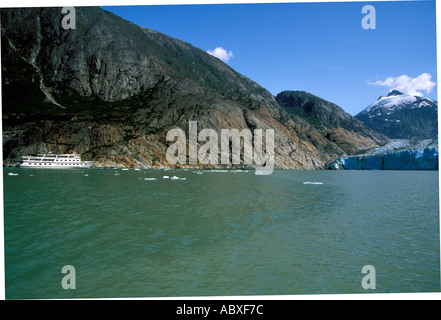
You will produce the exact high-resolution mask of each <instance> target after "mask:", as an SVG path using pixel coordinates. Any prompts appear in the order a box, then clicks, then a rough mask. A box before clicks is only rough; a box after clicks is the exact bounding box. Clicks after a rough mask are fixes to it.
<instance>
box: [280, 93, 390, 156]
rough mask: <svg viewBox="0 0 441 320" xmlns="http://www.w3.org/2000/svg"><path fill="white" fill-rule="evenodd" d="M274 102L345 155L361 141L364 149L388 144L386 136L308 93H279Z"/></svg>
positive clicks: (351, 151)
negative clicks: (311, 127) (304, 122)
mask: <svg viewBox="0 0 441 320" xmlns="http://www.w3.org/2000/svg"><path fill="white" fill-rule="evenodd" d="M276 101H277V102H278V103H279V105H280V106H281V107H282V108H284V110H286V111H287V112H289V113H291V114H294V115H297V116H299V117H301V118H302V119H305V120H306V121H307V122H309V123H310V124H311V125H312V126H313V127H314V128H316V129H317V130H319V131H321V132H322V133H323V134H324V135H325V136H326V137H327V138H329V139H331V140H333V141H335V142H337V144H338V145H340V146H342V145H343V146H344V148H345V149H346V150H345V151H346V152H347V153H353V152H355V151H357V150H356V149H357V146H360V144H363V142H361V141H364V143H365V148H368V147H373V146H374V145H375V144H379V145H383V144H386V143H387V142H389V139H388V138H387V137H386V136H384V135H383V134H381V133H379V132H376V131H374V130H372V129H370V128H368V127H366V126H365V125H364V124H362V123H361V122H360V121H359V120H358V119H356V118H355V117H353V116H351V115H350V114H348V113H346V112H345V111H344V110H343V109H342V108H340V107H339V106H337V105H336V104H334V103H331V102H329V101H326V100H324V99H322V98H319V97H317V96H315V95H313V94H311V93H308V92H305V91H283V92H281V93H279V94H278V95H277V96H276ZM349 136H351V137H349ZM342 138H343V140H345V141H342ZM369 141H370V142H369Z"/></svg>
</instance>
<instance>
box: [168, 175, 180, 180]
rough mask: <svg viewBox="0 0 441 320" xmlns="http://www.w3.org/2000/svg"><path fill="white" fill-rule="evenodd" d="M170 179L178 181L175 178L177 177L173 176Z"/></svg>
mask: <svg viewBox="0 0 441 320" xmlns="http://www.w3.org/2000/svg"><path fill="white" fill-rule="evenodd" d="M170 179H172V180H179V177H177V176H173V177H171V178H170Z"/></svg>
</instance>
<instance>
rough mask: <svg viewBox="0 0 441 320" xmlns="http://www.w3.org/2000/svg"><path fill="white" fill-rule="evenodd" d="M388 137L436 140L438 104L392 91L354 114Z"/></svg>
mask: <svg viewBox="0 0 441 320" xmlns="http://www.w3.org/2000/svg"><path fill="white" fill-rule="evenodd" d="M355 117H356V118H357V119H359V120H360V121H361V122H363V123H364V124H365V125H366V126H368V127H370V128H372V129H374V130H377V131H379V132H381V133H383V134H385V135H386V136H388V137H390V138H392V139H437V137H438V103H437V102H436V101H433V100H431V99H427V98H422V97H417V96H410V95H406V94H403V93H401V92H400V91H397V90H393V91H391V92H390V93H389V94H388V95H387V96H386V97H380V98H379V99H378V100H377V101H376V102H375V103H373V104H371V105H370V106H369V107H367V108H366V109H365V110H363V111H362V112H360V113H359V114H357V115H356V116H355Z"/></svg>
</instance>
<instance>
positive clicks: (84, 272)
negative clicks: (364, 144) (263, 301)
mask: <svg viewBox="0 0 441 320" xmlns="http://www.w3.org/2000/svg"><path fill="white" fill-rule="evenodd" d="M8 172H14V173H18V175H17V176H9V175H8V174H7V173H8ZM115 173H118V174H119V175H115ZM3 174H4V202H5V212H4V215H5V263H6V267H5V270H6V297H7V298H74V297H135V296H143V297H151V296H207V295H209V296H213V295H215V296H220V295H229V296H231V295H272V294H277V295H282V294H283V295H285V294H309V293H364V292H366V291H365V290H364V289H362V288H361V279H362V278H363V276H364V275H363V274H362V273H361V269H362V267H363V266H364V265H367V264H370V265H373V266H374V267H375V268H376V271H377V286H376V287H377V289H376V290H375V292H426V291H439V290H440V277H439V274H440V269H439V262H440V261H439V222H438V221H439V220H438V172H405V171H400V172H393V171H389V172H388V171H275V172H274V173H273V174H272V175H270V176H257V175H254V172H252V171H250V172H237V173H233V172H203V174H196V171H192V170H189V171H153V170H150V171H147V170H140V171H135V170H128V171H123V170H117V169H90V170H88V171H87V176H86V175H85V172H84V173H83V172H81V171H68V170H66V171H50V170H49V171H45V170H42V171H32V170H23V169H22V170H17V169H14V170H12V169H5V170H4V172H3ZM164 175H167V176H170V177H172V176H178V177H180V178H186V180H171V179H164V178H163V176H164ZM145 178H156V180H145ZM64 265H73V266H74V267H75V268H76V273H77V275H76V281H77V283H76V287H77V289H76V290H63V289H62V287H61V279H62V278H63V274H61V268H62V267H63V266H64Z"/></svg>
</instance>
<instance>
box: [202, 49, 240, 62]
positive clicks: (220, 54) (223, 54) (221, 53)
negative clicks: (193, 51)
mask: <svg viewBox="0 0 441 320" xmlns="http://www.w3.org/2000/svg"><path fill="white" fill-rule="evenodd" d="M207 53H209V54H211V55H212V56H215V57H216V58H219V59H221V60H222V61H223V62H228V61H229V60H230V59H231V58H234V55H233V52H232V51H227V50H225V49H224V48H222V47H217V48H216V49H214V50H208V51H207Z"/></svg>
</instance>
